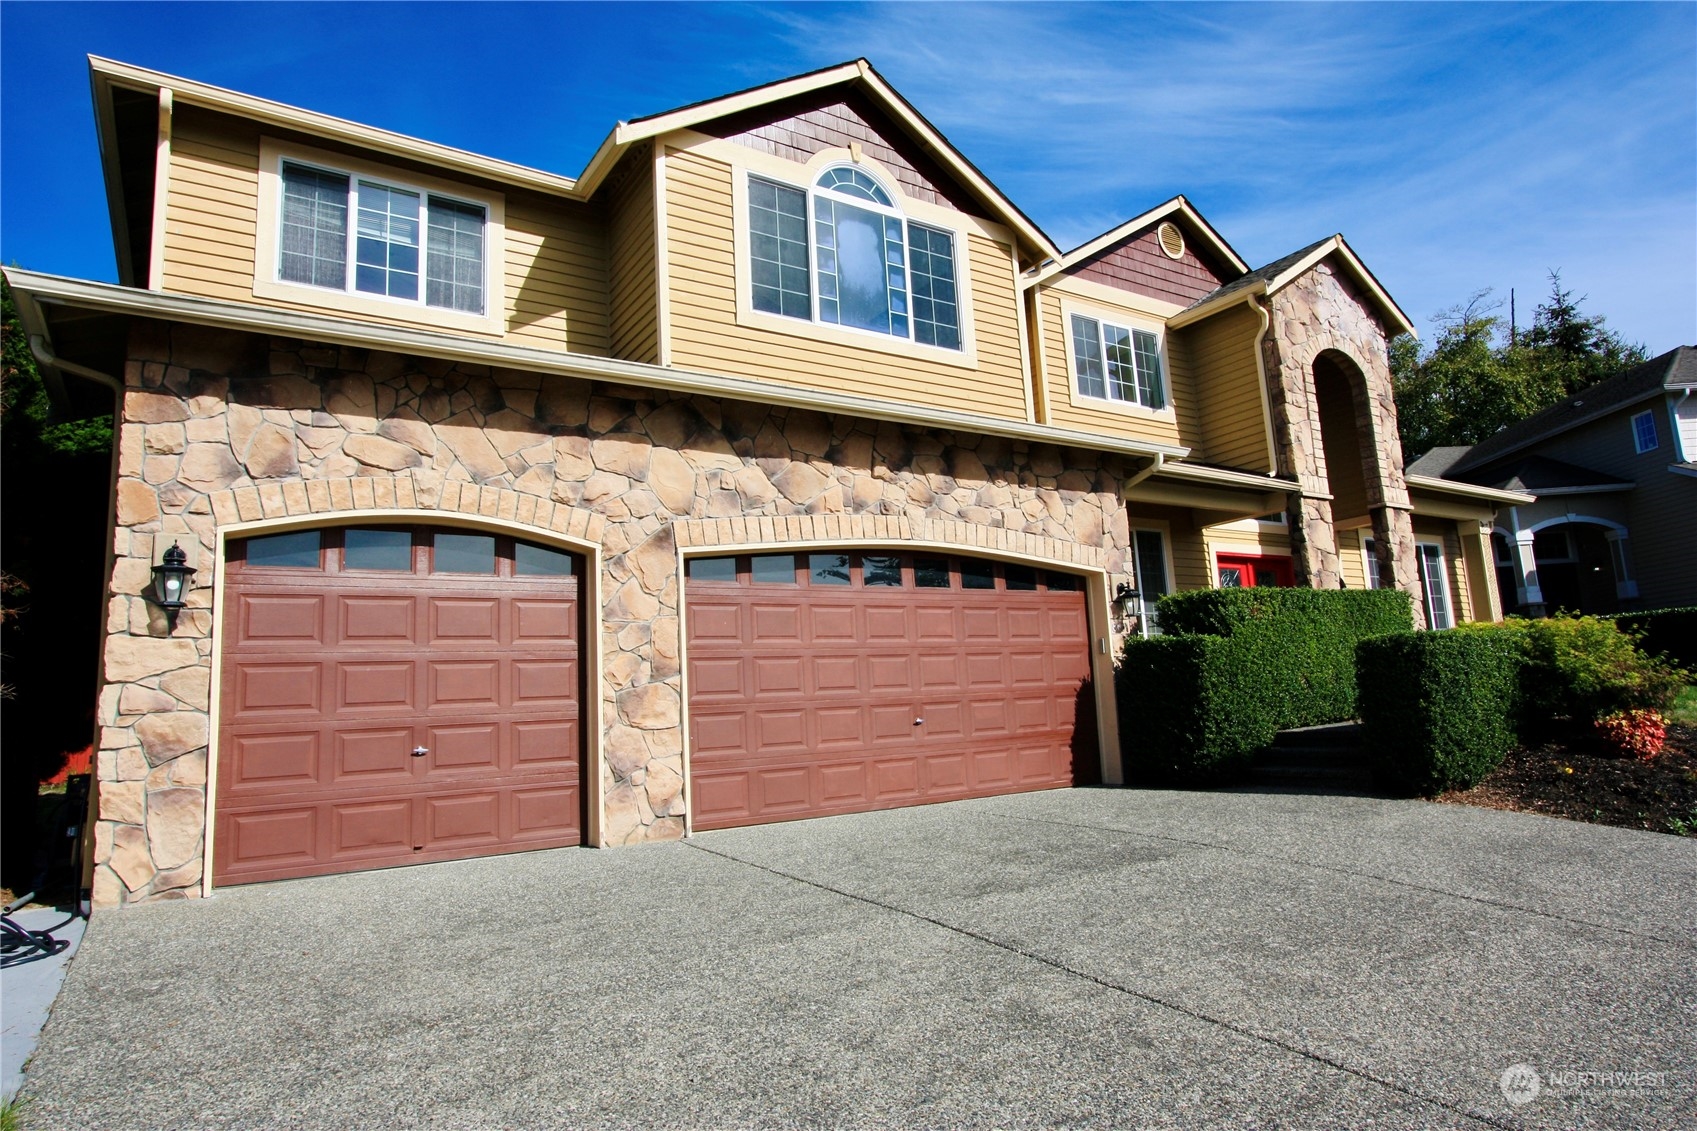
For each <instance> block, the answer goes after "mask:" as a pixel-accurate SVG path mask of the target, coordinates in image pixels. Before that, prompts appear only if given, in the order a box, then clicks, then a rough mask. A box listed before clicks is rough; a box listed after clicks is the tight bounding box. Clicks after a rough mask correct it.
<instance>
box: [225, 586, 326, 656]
mask: <svg viewBox="0 0 1697 1131" xmlns="http://www.w3.org/2000/svg"><path fill="white" fill-rule="evenodd" d="M236 606H237V614H236V615H237V618H238V622H239V623H240V625H241V635H242V639H243V640H244V641H246V642H251V643H254V644H273V643H291V644H301V643H312V644H318V643H322V642H323V640H324V635H323V628H324V598H323V597H322V596H318V595H313V594H304V593H265V594H243V595H242V596H240V597H238V598H237V601H236Z"/></svg>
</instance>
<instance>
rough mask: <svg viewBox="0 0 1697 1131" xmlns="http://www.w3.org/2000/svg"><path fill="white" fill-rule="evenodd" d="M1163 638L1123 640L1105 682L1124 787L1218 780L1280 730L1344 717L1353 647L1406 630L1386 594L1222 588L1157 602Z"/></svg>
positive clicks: (1350, 706) (1350, 709) (1350, 698)
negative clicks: (1116, 725) (1114, 704)
mask: <svg viewBox="0 0 1697 1131" xmlns="http://www.w3.org/2000/svg"><path fill="white" fill-rule="evenodd" d="M1157 608H1158V616H1159V617H1160V620H1161V624H1162V626H1163V627H1165V628H1166V629H1167V630H1168V631H1169V635H1166V636H1157V637H1154V638H1153V639H1150V640H1141V639H1132V640H1129V641H1127V642H1126V646H1125V652H1124V655H1123V656H1122V662H1121V664H1120V668H1119V673H1118V676H1117V683H1116V692H1117V695H1118V698H1119V706H1120V733H1121V734H1122V735H1123V736H1124V744H1125V766H1126V772H1127V775H1128V777H1130V778H1131V779H1132V780H1141V781H1154V782H1162V783H1167V784H1174V785H1201V784H1209V783H1214V782H1221V781H1227V780H1230V779H1231V778H1232V777H1234V776H1236V775H1237V774H1238V773H1239V772H1241V771H1242V770H1243V769H1244V768H1246V767H1247V766H1248V764H1249V760H1250V758H1251V757H1252V756H1253V755H1254V753H1255V751H1257V750H1258V749H1260V748H1261V747H1263V746H1265V745H1266V744H1267V743H1269V742H1271V741H1272V740H1273V736H1274V735H1275V734H1277V733H1278V732H1279V731H1281V730H1284V729H1285V728H1286V727H1295V726H1312V725H1317V724H1319V723H1328V722H1338V721H1341V720H1344V719H1349V718H1353V717H1354V715H1355V644H1356V641H1357V640H1359V639H1360V638H1362V637H1363V636H1370V635H1380V634H1383V633H1386V632H1397V631H1402V632H1407V631H1409V629H1410V628H1411V627H1412V625H1413V616H1412V613H1411V612H1410V604H1409V598H1408V595H1407V594H1405V593H1401V592H1397V591H1394V590H1374V591H1361V590H1348V591H1339V590H1329V591H1317V590H1312V589H1227V590H1200V591H1197V592H1194V593H1180V594H1175V595H1173V596H1171V597H1166V598H1163V599H1162V601H1161V602H1160V604H1159V605H1158V606H1157Z"/></svg>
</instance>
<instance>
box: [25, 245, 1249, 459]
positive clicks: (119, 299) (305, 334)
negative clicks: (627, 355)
mask: <svg viewBox="0 0 1697 1131" xmlns="http://www.w3.org/2000/svg"><path fill="white" fill-rule="evenodd" d="M5 274H6V278H7V280H8V281H9V282H10V283H11V285H12V289H13V290H14V291H15V292H17V293H19V294H23V295H27V296H29V298H31V299H32V300H33V301H35V302H42V301H47V302H56V303H59V304H62V305H65V306H73V307H77V308H80V309H85V310H101V311H106V312H108V313H112V314H129V315H136V316H139V317H144V318H160V319H167V320H173V321H179V322H189V323H193V324H195V325H200V326H217V327H220V328H222V329H230V330H244V331H247V332H248V333H258V334H274V335H277V336H279V337H289V338H305V339H308V340H312V341H320V342H326V343H333V344H336V345H349V346H358V347H361V348H366V349H371V348H377V349H388V350H393V351H394V352H397V353H410V354H421V355H423V356H426V357H437V358H442V359H445V360H450V361H464V362H469V363H471V364H474V365H494V366H500V367H504V368H508V369H524V370H529V371H531V372H533V373H552V374H557V375H559V376H563V377H576V378H579V379H581V380H586V381H608V382H612V383H616V384H627V385H640V386H646V387H648V388H652V389H665V390H668V391H671V392H679V393H700V394H705V395H708V396H721V397H729V398H731V399H733V400H742V401H753V402H757V403H765V404H778V405H784V406H786V407H789V408H803V409H811V410H813V411H815V412H827V413H835V414H837V415H842V416H859V417H863V418H867V419H872V420H889V421H893V422H895V423H898V424H911V425H915V426H918V427H922V428H952V429H957V430H960V431H963V432H975V433H978V434H980V435H991V436H1009V437H1012V438H1014V439H1020V440H1031V441H1034V442H1036V443H1042V444H1056V445H1059V446H1062V447H1070V448H1081V449H1084V450H1086V451H1098V452H1113V453H1116V454H1119V455H1127V456H1135V457H1137V458H1139V459H1148V458H1150V457H1152V456H1156V455H1162V456H1168V457H1171V458H1173V459H1182V458H1183V457H1185V456H1187V455H1189V454H1190V449H1189V448H1186V447H1181V446H1178V445H1174V444H1157V443H1151V442H1149V441H1146V440H1130V439H1123V438H1120V437H1114V436H1102V435H1097V434H1095V433H1090V432H1079V431H1074V430H1072V429H1069V428H1055V427H1052V426H1049V425H1039V424H1031V423H1028V422H1026V421H1017V420H1005V419H1002V418H999V417H994V416H984V415H980V414H978V413H972V412H959V411H955V410H952V409H941V408H932V407H927V406H924V405H908V404H902V403H900V402H896V401H885V400H879V399H876V398H873V397H864V396H860V395H858V394H854V393H840V392H827V391H823V390H813V389H802V388H797V387H795V386H791V385H781V384H778V383H776V382H771V381H756V380H751V379H749V378H746V377H728V376H724V375H722V374H717V373H707V372H703V371H699V370H690V369H677V368H673V367H671V366H664V365H649V364H646V363H644V362H638V361H622V360H619V359H616V358H609V357H592V356H590V355H588V354H579V353H562V352H560V351H557V350H547V349H539V348H537V347H534V346H515V345H508V344H507V343H505V342H495V341H478V340H475V339H470V338H464V337H457V336H453V335H448V334H439V333H435V332H433V331H428V330H411V329H407V328H405V327H400V326H384V325H377V324H373V323H368V322H354V321H350V320H347V319H342V318H331V317H326V316H324V315H321V314H306V313H302V312H299V311H294V310H284V309H279V308H273V307H266V306H258V305H255V304H251V303H239V302H229V301H226V300H223V299H208V298H192V297H189V296H185V295H174V294H164V293H160V292H157V291H141V290H136V289H134V288H130V287H119V286H114V285H112V284H110V283H92V282H88V281H86V280H82V279H67V278H63V277H60V276H55V275H42V274H38V273H36V272H33V271H24V270H21V269H19V268H15V267H13V268H6V269H5ZM43 329H45V327H43ZM1168 469H1169V470H1171V465H1168ZM1246 478H1251V479H1252V478H1253V477H1246Z"/></svg>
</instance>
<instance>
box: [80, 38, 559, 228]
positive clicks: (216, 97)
mask: <svg viewBox="0 0 1697 1131" xmlns="http://www.w3.org/2000/svg"><path fill="white" fill-rule="evenodd" d="M88 65H89V69H90V70H91V71H92V72H93V73H94V74H95V75H96V76H97V81H101V80H103V81H105V82H106V83H109V84H111V85H115V86H127V87H131V88H133V89H137V90H154V91H157V90H158V89H160V88H161V87H166V88H169V89H170V90H171V92H172V96H173V98H174V99H175V100H176V101H177V102H179V103H183V102H187V103H192V104H194V105H197V106H205V107H209V108H211V109H214V110H220V111H223V112H224V113H228V114H234V115H236V116H238V117H242V118H249V119H252V120H254V121H259V122H264V123H266V124H268V125H272V126H277V127H280V128H283V129H291V130H300V131H301V132H303V133H310V134H313V135H316V136H318V137H325V138H333V139H335V140H337V141H342V142H346V143H348V144H350V145H357V146H360V147H362V148H366V149H373V150H377V151H379V152H383V153H388V154H390V155H392V156H397V157H406V158H410V159H412V160H414V161H422V162H425V163H427V164H430V165H433V166H436V167H438V168H441V169H447V170H452V171H454V172H457V173H460V174H462V175H470V176H475V177H481V178H483V179H485V180H493V181H498V182H500V183H502V184H506V185H513V186H517V187H522V188H528V189H533V190H535V191H537V192H542V193H547V194H549V195H551V196H565V197H571V198H574V199H576V198H578V197H580V195H581V194H580V193H579V192H578V191H577V188H576V182H575V181H574V180H573V179H572V178H570V177H562V176H560V175H558V174H556V173H549V172H544V171H543V170H541V169H532V168H530V167H529V166H526V165H518V164H514V163H513V162H510V161H502V160H500V159H499V158H495V157H484V156H482V155H480V154H476V153H472V152H470V151H468V150H464V149H456V148H455V147H453V146H451V145H441V144H438V143H436V142H433V141H424V140H422V139H420V138H415V137H408V136H407V135H406V134H400V133H395V132H394V131H392V130H384V129H379V128H377V127H376V126H366V125H361V124H360V123H358V122H350V121H348V120H347V119H346V118H337V117H335V116H333V115H330V114H320V113H318V112H316V111H313V110H302V109H300V108H299V107H296V106H288V105H285V104H284V103H281V102H273V101H271V100H270V99H268V98H259V97H256V96H254V95H251V94H241V93H239V92H237V91H233V90H226V89H224V88H223V87H219V86H212V85H210V84H208V83H203V82H195V81H194V80H192V79H185V78H179V77H177V76H176V75H168V74H165V73H164V72H162V71H153V70H149V69H147V68H146V67H137V66H132V65H131V64H129V63H120V62H117V61H116V60H112V59H103V58H101V57H100V56H98V55H90V56H89V57H88Z"/></svg>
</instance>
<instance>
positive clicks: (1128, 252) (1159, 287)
mask: <svg viewBox="0 0 1697 1131" xmlns="http://www.w3.org/2000/svg"><path fill="white" fill-rule="evenodd" d="M1159 227H1160V224H1159V223H1155V224H1151V225H1149V227H1147V228H1145V229H1144V230H1143V231H1141V232H1139V233H1138V234H1137V235H1135V236H1132V237H1130V238H1129V239H1127V240H1125V241H1123V242H1121V243H1119V244H1116V245H1115V246H1114V247H1112V248H1109V249H1108V250H1107V251H1104V252H1102V253H1101V254H1100V255H1097V256H1094V257H1093V258H1091V259H1087V260H1085V261H1084V262H1083V263H1081V264H1079V265H1078V266H1077V267H1075V268H1073V269H1072V270H1071V271H1069V272H1067V274H1069V275H1073V276H1075V277H1077V278H1080V279H1088V280H1090V281H1091V282H1093V283H1102V284H1103V285H1105V286H1109V287H1118V288H1119V289H1120V290H1122V291H1131V292H1132V293H1134V294H1140V295H1148V296H1149V297H1150V298H1158V299H1161V300H1162V301H1163V302H1176V303H1178V304H1179V305H1180V306H1189V305H1190V304H1191V303H1193V302H1195V301H1196V300H1197V299H1199V298H1202V297H1203V296H1204V295H1208V294H1211V293H1213V292H1214V291H1215V290H1216V289H1218V288H1219V287H1220V285H1221V284H1223V283H1225V282H1226V281H1227V280H1229V279H1232V278H1233V277H1235V276H1236V275H1237V274H1238V272H1236V271H1233V270H1232V269H1231V268H1229V267H1226V266H1225V265H1223V264H1217V263H1213V262H1212V261H1211V260H1209V261H1205V260H1203V259H1201V258H1199V257H1198V256H1197V254H1196V250H1195V248H1196V245H1197V244H1199V243H1200V242H1201V240H1200V238H1199V237H1198V236H1197V234H1196V233H1194V232H1191V231H1186V232H1185V234H1184V244H1185V246H1184V254H1183V255H1182V256H1180V257H1179V258H1178V259H1173V258H1171V257H1170V256H1168V255H1167V253H1166V252H1164V251H1162V250H1161V245H1160V242H1159V241H1158V240H1157V239H1156V236H1155V232H1156V229H1158V228H1159Z"/></svg>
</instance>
